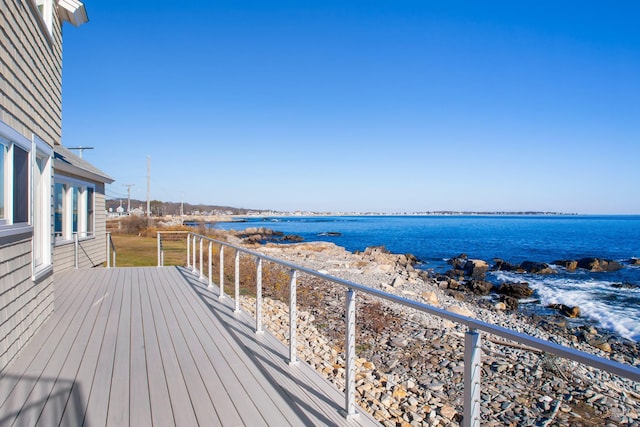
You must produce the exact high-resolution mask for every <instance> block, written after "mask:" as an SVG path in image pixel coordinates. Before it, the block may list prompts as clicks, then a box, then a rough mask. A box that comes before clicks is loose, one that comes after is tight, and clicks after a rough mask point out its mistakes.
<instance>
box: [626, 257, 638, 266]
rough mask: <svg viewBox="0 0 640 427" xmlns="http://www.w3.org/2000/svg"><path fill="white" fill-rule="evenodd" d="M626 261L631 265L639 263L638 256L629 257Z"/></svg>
mask: <svg viewBox="0 0 640 427" xmlns="http://www.w3.org/2000/svg"><path fill="white" fill-rule="evenodd" d="M627 262H628V263H629V264H631V265H640V258H631V259H630V260H628V261H627Z"/></svg>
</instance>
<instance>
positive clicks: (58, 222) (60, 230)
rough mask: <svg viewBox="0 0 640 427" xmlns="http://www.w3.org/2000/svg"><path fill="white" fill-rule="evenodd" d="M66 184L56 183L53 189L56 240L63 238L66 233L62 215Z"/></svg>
mask: <svg viewBox="0 0 640 427" xmlns="http://www.w3.org/2000/svg"><path fill="white" fill-rule="evenodd" d="M64 187H65V186H64V184H61V183H59V182H56V184H55V186H54V187H53V213H54V226H53V232H54V235H55V236H56V238H58V237H62V236H63V235H64V234H65V233H64V217H63V215H62V212H63V206H64V195H65V191H66V190H65V188H64Z"/></svg>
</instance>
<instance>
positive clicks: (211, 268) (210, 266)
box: [207, 240, 213, 289]
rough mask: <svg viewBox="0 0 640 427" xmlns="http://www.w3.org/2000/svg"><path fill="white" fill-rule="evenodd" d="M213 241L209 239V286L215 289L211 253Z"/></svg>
mask: <svg viewBox="0 0 640 427" xmlns="http://www.w3.org/2000/svg"><path fill="white" fill-rule="evenodd" d="M212 246H213V242H212V241H211V240H209V285H208V286H207V288H209V289H213V281H212V280H211V270H213V266H212V265H211V264H212V262H211V253H212Z"/></svg>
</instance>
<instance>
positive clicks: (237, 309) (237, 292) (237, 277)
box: [234, 249, 240, 313]
mask: <svg viewBox="0 0 640 427" xmlns="http://www.w3.org/2000/svg"><path fill="white" fill-rule="evenodd" d="M234 279H235V295H234V296H235V299H236V300H235V301H234V302H235V309H234V311H235V312H236V313H238V312H240V251H239V250H237V249H236V259H235V277H234Z"/></svg>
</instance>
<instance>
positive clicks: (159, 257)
mask: <svg viewBox="0 0 640 427" xmlns="http://www.w3.org/2000/svg"><path fill="white" fill-rule="evenodd" d="M161 244H162V243H161V242H160V232H159V231H158V267H161V266H162V259H161V258H162V255H161V254H160V246H161Z"/></svg>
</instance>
